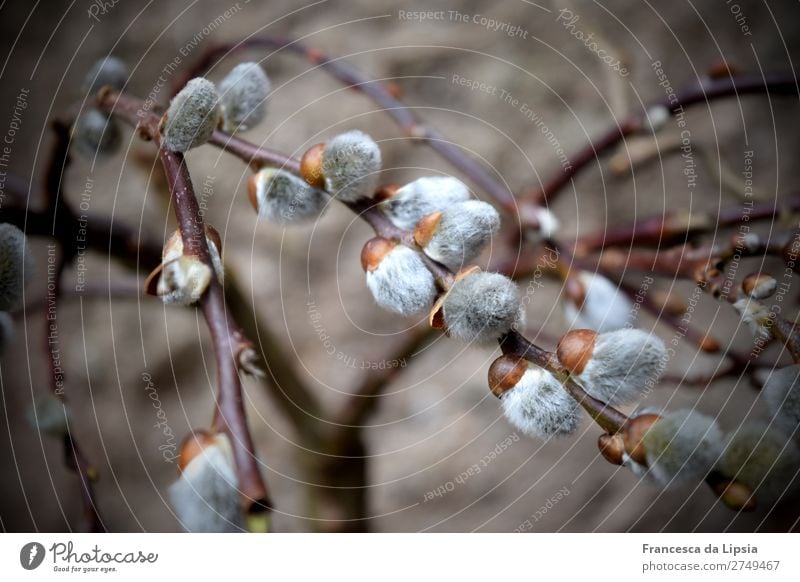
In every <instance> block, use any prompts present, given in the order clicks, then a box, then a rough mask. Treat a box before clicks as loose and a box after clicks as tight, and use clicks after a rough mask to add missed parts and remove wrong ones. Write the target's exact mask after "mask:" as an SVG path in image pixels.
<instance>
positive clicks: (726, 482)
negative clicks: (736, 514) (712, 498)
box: [711, 478, 756, 511]
mask: <svg viewBox="0 0 800 582" xmlns="http://www.w3.org/2000/svg"><path fill="white" fill-rule="evenodd" d="M711 488H712V489H713V490H714V493H715V494H716V495H717V497H719V500H720V501H722V503H724V504H725V506H726V507H728V508H729V509H733V510H734V511H752V510H754V509H755V508H756V498H755V496H754V495H753V491H752V490H751V489H750V488H749V487H748V486H747V485H745V484H743V483H740V482H739V481H731V480H730V479H722V478H720V479H715V480H714V481H713V483H712V485H711Z"/></svg>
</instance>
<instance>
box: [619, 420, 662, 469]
mask: <svg viewBox="0 0 800 582" xmlns="http://www.w3.org/2000/svg"><path fill="white" fill-rule="evenodd" d="M659 420H661V417H660V416H659V415H657V414H640V415H639V416H637V417H634V418H631V419H630V420H628V422H627V423H626V424H625V429H624V431H623V433H622V439H623V442H624V444H625V452H626V453H628V456H629V457H630V458H631V459H633V460H634V461H636V462H637V463H639V464H640V465H643V464H645V463H646V462H647V461H646V458H645V453H646V451H645V450H644V446H643V445H642V438H644V435H645V433H647V431H648V430H649V429H650V427H651V426H653V424H654V423H656V422H658V421H659Z"/></svg>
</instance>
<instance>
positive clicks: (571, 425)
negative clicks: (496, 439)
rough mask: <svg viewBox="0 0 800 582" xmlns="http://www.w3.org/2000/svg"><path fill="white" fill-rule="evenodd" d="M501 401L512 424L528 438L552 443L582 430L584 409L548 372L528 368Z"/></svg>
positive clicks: (504, 411)
mask: <svg viewBox="0 0 800 582" xmlns="http://www.w3.org/2000/svg"><path fill="white" fill-rule="evenodd" d="M500 398H501V402H502V407H503V413H504V414H505V416H506V418H507V419H508V421H509V422H510V423H511V424H512V425H513V426H514V427H516V428H518V429H519V430H520V431H522V432H523V433H525V434H526V435H528V436H533V437H538V438H541V439H549V438H554V437H560V436H565V435H569V434H572V433H574V432H575V431H576V430H578V425H579V424H580V419H581V416H580V410H581V408H580V405H579V404H578V402H577V401H576V400H575V399H573V398H572V397H571V396H570V395H569V394H567V392H566V390H564V387H563V386H562V385H561V382H559V381H558V380H557V379H556V378H555V376H553V375H552V374H551V373H550V372H548V371H546V370H542V369H541V368H537V367H530V368H528V370H526V371H525V373H524V374H523V375H522V378H520V380H519V382H518V383H517V384H516V386H515V387H514V388H512V389H511V390H508V391H507V392H505V393H503V395H502V396H501V397H500Z"/></svg>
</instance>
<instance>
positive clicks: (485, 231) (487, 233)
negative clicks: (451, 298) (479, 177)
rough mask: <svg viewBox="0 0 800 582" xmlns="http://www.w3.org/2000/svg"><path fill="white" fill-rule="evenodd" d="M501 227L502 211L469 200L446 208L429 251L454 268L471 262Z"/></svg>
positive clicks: (426, 247) (478, 201)
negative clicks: (500, 212) (500, 213)
mask: <svg viewBox="0 0 800 582" xmlns="http://www.w3.org/2000/svg"><path fill="white" fill-rule="evenodd" d="M499 229H500V215H499V214H498V213H497V210H495V209H494V207H493V206H492V205H491V204H487V203H486V202H482V201H480V200H468V201H466V202H460V203H458V204H454V205H452V206H450V207H449V208H447V209H446V210H444V211H443V212H442V215H441V219H440V220H439V222H438V224H437V225H436V227H435V229H434V231H433V233H432V236H431V237H430V240H429V241H428V242H427V243H426V244H424V245H423V250H424V251H425V254H426V255H428V256H429V257H430V258H432V259H433V260H434V261H438V262H440V263H442V264H443V265H445V266H446V267H447V268H449V269H450V270H452V271H457V270H459V269H461V267H462V266H465V265H468V264H470V263H471V262H472V261H474V260H475V259H476V258H477V257H478V255H480V254H481V252H483V249H484V248H485V247H486V245H487V244H488V243H489V241H491V239H492V237H493V236H494V235H495V234H497V231H498V230H499Z"/></svg>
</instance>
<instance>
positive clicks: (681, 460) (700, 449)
mask: <svg viewBox="0 0 800 582" xmlns="http://www.w3.org/2000/svg"><path fill="white" fill-rule="evenodd" d="M722 437H723V435H722V431H721V430H720V429H719V427H718V426H717V423H716V422H715V421H714V419H713V418H710V417H708V416H704V415H702V414H700V413H699V412H696V411H694V410H688V409H687V410H676V411H674V412H669V413H667V414H665V415H664V416H663V417H662V418H661V419H659V420H658V421H656V422H654V423H653V424H652V426H651V427H650V428H649V429H648V430H647V432H646V433H645V434H644V436H643V437H642V440H641V443H642V446H643V447H644V450H645V458H646V460H647V466H648V467H649V474H650V475H651V476H652V477H653V479H654V480H655V481H656V482H657V483H658V484H660V485H662V486H664V487H666V486H668V485H680V484H686V483H699V482H700V481H702V480H703V479H705V478H706V476H707V475H708V474H709V473H710V472H711V470H712V469H713V468H714V465H715V464H716V462H717V460H718V459H719V456H720V454H721V452H722Z"/></svg>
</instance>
